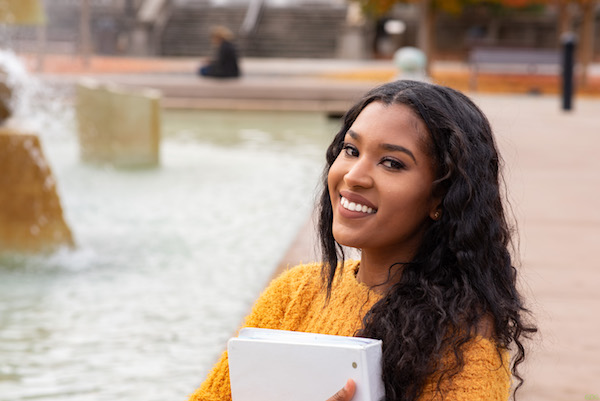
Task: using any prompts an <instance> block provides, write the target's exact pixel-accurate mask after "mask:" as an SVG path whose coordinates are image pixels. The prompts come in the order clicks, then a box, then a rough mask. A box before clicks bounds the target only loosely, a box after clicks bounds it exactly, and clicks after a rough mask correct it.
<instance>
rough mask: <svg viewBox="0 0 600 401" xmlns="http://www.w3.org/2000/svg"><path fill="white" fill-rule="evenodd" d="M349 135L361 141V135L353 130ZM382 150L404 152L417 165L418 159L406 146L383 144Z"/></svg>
mask: <svg viewBox="0 0 600 401" xmlns="http://www.w3.org/2000/svg"><path fill="white" fill-rule="evenodd" d="M347 134H348V135H349V136H350V138H352V139H354V140H357V141H359V140H360V134H359V133H358V132H356V131H352V130H351V129H349V130H348V132H347ZM379 147H380V148H382V149H383V150H387V151H390V152H402V153H406V154H407V155H408V156H410V158H411V159H413V161H414V162H415V164H418V163H417V159H416V157H415V155H414V154H413V152H411V151H410V150H408V149H406V148H405V147H404V146H401V145H394V144H391V143H382V144H381V145H379Z"/></svg>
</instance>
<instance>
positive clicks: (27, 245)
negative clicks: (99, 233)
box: [0, 128, 73, 252]
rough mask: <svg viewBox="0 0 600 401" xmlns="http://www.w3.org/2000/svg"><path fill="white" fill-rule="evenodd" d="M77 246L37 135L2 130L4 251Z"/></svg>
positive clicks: (0, 224)
mask: <svg viewBox="0 0 600 401" xmlns="http://www.w3.org/2000/svg"><path fill="white" fill-rule="evenodd" d="M61 245H68V246H73V237H72V235H71V230H70V229H69V227H68V226H67V224H66V223H65V220H64V218H63V212H62V208H61V205H60V199H59V197H58V194H57V192H56V180H55V179H54V176H53V175H52V171H51V169H50V166H49V165H48V162H47V161H46V158H45V157H44V154H43V152H42V148H41V146H40V141H39V139H38V137H37V136H36V135H32V134H23V133H18V132H14V131H11V130H8V129H4V128H0V251H16V252H39V251H50V250H53V249H55V248H57V247H59V246H61Z"/></svg>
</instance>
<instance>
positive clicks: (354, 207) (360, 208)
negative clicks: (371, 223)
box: [340, 196, 375, 214]
mask: <svg viewBox="0 0 600 401" xmlns="http://www.w3.org/2000/svg"><path fill="white" fill-rule="evenodd" d="M340 204H341V205H342V206H343V207H344V209H348V210H351V211H353V212H363V213H368V214H373V213H375V210H374V209H373V208H372V207H368V206H366V205H361V204H360V203H356V202H350V201H349V200H348V199H346V198H344V197H343V196H342V200H341V201H340Z"/></svg>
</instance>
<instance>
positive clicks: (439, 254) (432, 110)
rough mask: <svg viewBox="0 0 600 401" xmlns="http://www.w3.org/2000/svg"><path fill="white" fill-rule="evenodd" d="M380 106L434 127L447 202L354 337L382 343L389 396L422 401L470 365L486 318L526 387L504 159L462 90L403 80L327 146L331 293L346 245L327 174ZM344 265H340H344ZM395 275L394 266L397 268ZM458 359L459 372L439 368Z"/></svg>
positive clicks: (353, 113)
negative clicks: (434, 383) (348, 138)
mask: <svg viewBox="0 0 600 401" xmlns="http://www.w3.org/2000/svg"><path fill="white" fill-rule="evenodd" d="M372 102H381V103H383V104H386V105H392V104H399V105H405V106H408V107H410V108H411V109H412V110H413V111H414V113H415V114H416V115H417V116H418V117H420V118H421V119H422V120H423V122H424V123H425V125H426V127H427V131H428V133H429V136H430V140H429V142H430V145H429V147H430V149H429V153H430V154H431V157H432V159H433V161H434V163H435V168H436V174H437V179H436V180H435V181H434V183H433V188H432V191H433V193H434V194H438V195H440V196H441V197H442V202H441V210H442V214H441V218H440V219H439V220H437V221H433V220H432V222H431V223H430V224H429V226H428V227H427V229H426V232H425V234H424V237H423V241H422V243H421V245H420V247H419V249H418V250H417V252H416V255H415V257H414V259H413V260H411V261H399V262H408V263H405V264H404V266H403V269H402V274H401V276H400V279H399V281H398V282H397V283H395V284H394V285H393V286H392V287H391V288H390V289H389V290H388V291H387V292H386V293H385V294H384V296H383V298H382V299H381V300H379V301H378V302H377V303H376V304H375V305H374V306H373V307H372V308H371V310H369V311H368V312H367V314H366V315H365V317H364V319H363V328H362V329H361V330H360V331H358V332H357V333H356V335H359V336H363V337H371V338H378V339H381V340H383V358H382V363H383V380H384V384H385V390H386V400H387V401H396V400H402V401H405V400H411V401H412V400H417V399H418V398H419V396H420V395H421V394H422V393H423V390H424V387H425V384H426V383H427V381H428V379H431V378H432V377H438V378H439V380H438V387H437V388H438V391H440V385H439V383H441V381H442V379H444V378H451V377H452V376H453V375H455V374H457V373H458V372H460V370H461V368H462V367H463V365H464V360H463V345H465V344H466V343H467V342H469V340H471V339H473V338H474V336H475V335H476V334H477V333H478V328H480V327H481V326H480V325H481V323H482V322H485V321H487V322H489V323H490V326H491V327H493V329H492V330H491V334H490V338H491V339H492V340H493V341H494V342H495V344H496V345H497V347H498V352H499V353H500V352H502V350H506V349H510V350H512V351H513V357H512V360H511V362H510V364H511V367H510V369H511V371H512V374H513V376H514V378H516V379H517V383H518V384H517V386H516V388H515V391H516V389H518V387H520V385H521V384H522V382H523V379H522V377H521V376H520V375H519V373H518V369H517V367H518V365H519V364H520V363H522V362H523V360H524V358H525V347H524V345H523V342H522V341H523V339H524V338H526V337H529V336H531V335H532V334H533V333H535V332H536V331H537V329H536V327H535V326H534V325H533V324H532V323H530V322H528V319H527V318H528V317H529V315H530V314H529V311H528V310H527V309H526V308H525V306H524V303H523V300H522V297H521V295H520V294H519V292H518V290H517V288H516V279H517V272H516V269H515V267H514V266H513V262H512V259H511V252H510V250H511V249H513V247H512V245H513V242H512V240H511V237H512V229H511V225H509V223H508V220H507V218H506V214H505V211H504V206H503V191H502V190H501V188H503V186H502V185H501V182H502V177H501V174H500V166H501V158H500V155H499V153H498V151H497V149H496V144H495V140H494V136H493V134H492V130H491V127H490V124H489V122H488V120H487V118H486V117H485V115H484V114H483V113H482V112H481V110H480V109H479V108H478V107H477V106H476V105H475V104H474V103H473V102H472V101H471V100H470V99H469V98H468V97H466V96H465V95H463V94H462V93H460V92H458V91H456V90H453V89H450V88H447V87H443V86H438V85H433V84H428V83H423V82H416V81H396V82H392V83H388V84H385V85H382V86H380V87H377V88H375V89H373V90H371V91H370V92H369V93H367V94H366V95H365V96H364V97H363V98H362V99H361V100H360V101H359V102H358V103H357V104H355V105H354V106H353V107H352V108H351V109H350V110H348V112H347V113H346V114H345V116H344V118H343V126H342V128H341V129H340V131H339V132H338V133H337V135H336V136H335V138H334V139H333V142H332V143H331V145H330V146H329V148H328V149H327V153H326V158H327V166H326V168H325V171H324V175H323V178H322V185H323V190H322V193H321V198H320V202H319V222H318V232H319V237H320V245H321V253H322V257H323V261H324V263H323V274H324V277H325V281H326V283H327V293H328V294H330V293H331V287H332V283H333V279H334V276H335V274H336V270H338V269H341V268H342V267H343V261H344V251H343V247H342V246H341V245H340V244H339V243H337V242H336V241H335V239H334V237H333V233H332V220H333V213H332V205H331V201H330V196H329V190H328V187H327V174H328V172H329V169H330V167H331V165H332V164H333V162H334V161H335V159H336V157H337V156H338V154H339V153H340V151H341V149H342V143H343V140H344V137H345V135H346V132H347V131H348V129H349V128H350V126H351V125H352V124H353V122H354V120H355V119H356V118H357V117H358V115H359V114H360V112H361V111H362V110H363V109H364V108H365V107H366V106H367V105H368V104H370V103H372ZM340 262H341V263H340ZM390 269H392V267H390ZM445 355H454V356H455V358H454V360H455V363H454V364H453V365H452V366H449V364H445V365H444V366H441V365H440V363H439V362H440V361H441V360H442V357H443V356H445Z"/></svg>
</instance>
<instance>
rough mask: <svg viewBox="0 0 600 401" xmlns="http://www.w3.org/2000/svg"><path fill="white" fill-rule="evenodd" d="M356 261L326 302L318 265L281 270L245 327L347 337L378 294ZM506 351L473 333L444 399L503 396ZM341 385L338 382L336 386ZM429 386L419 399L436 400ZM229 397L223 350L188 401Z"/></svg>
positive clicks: (500, 400)
mask: <svg viewBox="0 0 600 401" xmlns="http://www.w3.org/2000/svg"><path fill="white" fill-rule="evenodd" d="M358 265H359V262H358V261H349V262H347V263H346V266H345V267H344V270H343V273H342V274H338V276H337V277H336V280H335V281H334V284H333V288H332V293H331V298H330V300H329V302H328V303H325V294H324V291H323V289H322V284H321V283H322V281H321V277H320V271H321V265H320V264H310V265H301V266H297V267H295V268H293V269H290V270H288V271H286V272H285V273H283V274H282V275H281V276H279V277H278V278H276V279H275V280H273V282H272V283H271V284H270V285H269V286H268V287H267V289H266V290H265V291H264V292H263V293H262V294H261V296H260V297H259V299H258V300H257V302H256V303H255V305H254V307H253V309H252V312H251V314H250V315H249V316H248V317H247V319H246V322H245V324H244V326H246V327H261V328H269V329H280V330H294V331H304V332H312V333H322V334H334V335H343V336H352V335H353V334H354V333H355V332H356V331H357V330H358V329H359V328H360V327H361V324H362V317H363V316H364V314H365V313H366V312H367V311H368V310H369V309H370V308H371V307H372V306H373V304H374V303H375V302H376V301H377V300H378V299H379V297H380V296H379V295H378V294H377V293H376V292H373V291H371V290H369V288H368V287H367V286H365V285H363V284H361V283H359V282H358V281H357V280H356V271H357V270H358ZM506 354H507V353H506V352H505V353H504V357H503V358H500V357H499V355H498V352H497V351H496V347H495V345H494V344H493V343H492V342H491V341H489V340H487V339H484V338H481V337H478V338H477V339H476V340H474V341H473V342H472V343H471V344H469V346H468V348H467V349H466V351H465V367H464V369H463V370H462V372H461V373H459V374H458V375H457V376H455V377H454V378H453V379H452V382H449V383H443V386H442V388H443V390H445V391H444V393H445V394H446V395H445V398H444V400H447V401H473V400H477V401H506V400H507V399H508V396H509V389H510V373H509V371H508V367H507V366H508V359H507V355H506ZM342 386H343V383H342V384H341V385H340V388H341V387H342ZM434 389H435V387H434V385H433V382H432V384H431V385H429V386H427V387H426V389H425V393H424V394H423V396H422V397H421V399H422V400H423V401H425V400H427V401H428V400H436V401H437V400H440V398H439V397H438V398H432V397H434V393H435V392H434ZM332 395H333V394H332ZM436 397H437V396H436ZM230 400H231V390H230V387H229V365H228V360H227V351H225V352H224V353H223V355H222V356H221V358H220V360H219V361H218V362H217V363H216V365H215V366H214V367H213V369H212V371H211V372H210V373H209V375H208V378H207V379H206V381H205V382H204V383H202V385H201V386H200V388H198V389H197V390H196V391H195V392H194V393H193V394H192V395H191V396H190V398H189V401H230ZM265 401H275V400H265ZM311 401H325V400H311Z"/></svg>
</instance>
